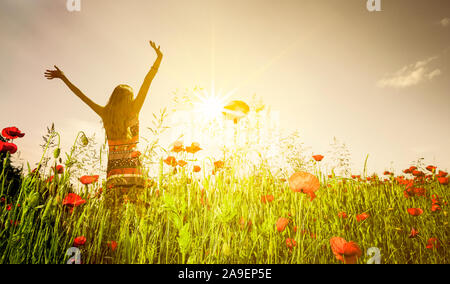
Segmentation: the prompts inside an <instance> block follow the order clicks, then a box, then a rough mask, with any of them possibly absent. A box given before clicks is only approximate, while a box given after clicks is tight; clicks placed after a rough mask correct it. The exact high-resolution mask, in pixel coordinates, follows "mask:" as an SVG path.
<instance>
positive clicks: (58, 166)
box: [55, 165, 64, 174]
mask: <svg viewBox="0 0 450 284" xmlns="http://www.w3.org/2000/svg"><path fill="white" fill-rule="evenodd" d="M55 172H56V173H57V174H62V173H64V167H63V166H61V165H57V166H56V168H55Z"/></svg>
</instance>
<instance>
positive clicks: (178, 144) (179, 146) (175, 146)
mask: <svg viewBox="0 0 450 284" xmlns="http://www.w3.org/2000/svg"><path fill="white" fill-rule="evenodd" d="M183 150H184V148H183V142H181V141H175V143H173V148H172V152H175V153H179V152H181V151H183Z"/></svg>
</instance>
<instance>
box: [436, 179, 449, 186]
mask: <svg viewBox="0 0 450 284" xmlns="http://www.w3.org/2000/svg"><path fill="white" fill-rule="evenodd" d="M438 181H439V183H440V184H442V185H447V184H448V178H447V177H438Z"/></svg>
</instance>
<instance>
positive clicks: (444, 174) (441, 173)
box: [438, 170, 448, 177]
mask: <svg viewBox="0 0 450 284" xmlns="http://www.w3.org/2000/svg"><path fill="white" fill-rule="evenodd" d="M447 175H448V173H447V172H444V171H441V170H439V173H438V177H446V176H447Z"/></svg>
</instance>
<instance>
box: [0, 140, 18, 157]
mask: <svg viewBox="0 0 450 284" xmlns="http://www.w3.org/2000/svg"><path fill="white" fill-rule="evenodd" d="M6 152H9V153H10V154H14V153H16V152H17V145H16V144H14V143H8V142H3V141H0V153H6Z"/></svg>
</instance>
